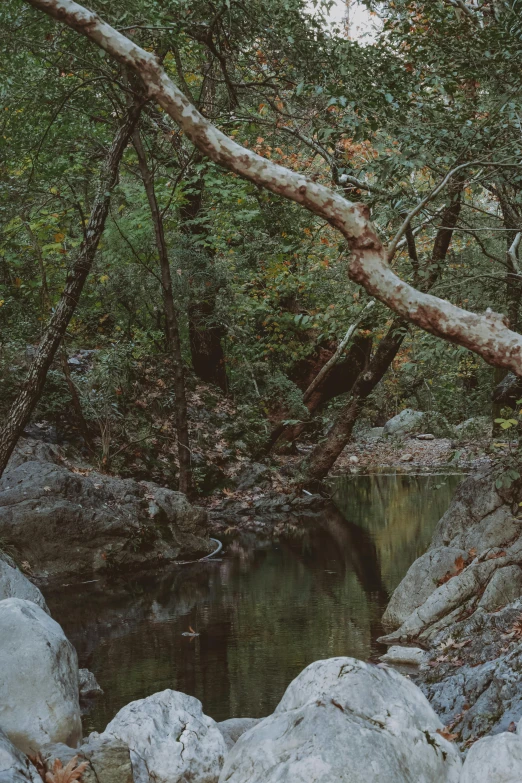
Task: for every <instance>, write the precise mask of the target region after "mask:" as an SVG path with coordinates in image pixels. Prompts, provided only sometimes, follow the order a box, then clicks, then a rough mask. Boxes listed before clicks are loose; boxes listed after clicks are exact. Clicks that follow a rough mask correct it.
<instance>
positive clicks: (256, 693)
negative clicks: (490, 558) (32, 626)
mask: <svg viewBox="0 0 522 783" xmlns="http://www.w3.org/2000/svg"><path fill="white" fill-rule="evenodd" d="M459 480H460V478H459V477H458V476H447V477H441V476H406V475H397V476H384V475H374V476H360V477H351V476H350V477H342V478H339V479H335V485H334V489H335V496H334V499H335V503H336V506H337V508H334V507H332V508H331V509H329V510H328V511H327V512H326V513H324V514H321V515H320V516H319V517H317V518H316V519H315V520H313V521H312V522H311V521H310V520H309V521H307V522H303V523H302V524H300V525H299V528H298V529H297V530H295V531H294V532H293V534H291V535H288V536H286V537H285V538H284V539H283V540H280V541H279V542H278V543H275V544H274V543H269V544H268V543H266V542H264V543H263V542H260V541H256V539H254V538H252V539H241V541H238V540H234V541H230V542H225V548H224V554H223V557H222V559H221V560H220V561H217V560H216V561H210V562H208V563H205V564H203V563H201V564H197V565H193V566H178V567H177V568H176V569H175V570H174V571H171V572H170V573H168V574H165V575H164V576H163V578H162V579H161V580H156V581H150V580H149V581H136V582H127V583H121V584H119V585H118V586H114V585H112V586H110V587H108V586H106V585H103V584H101V583H97V584H94V585H91V586H85V587H83V588H73V587H68V588H64V589H62V590H61V591H60V592H59V593H56V594H54V595H48V596H47V599H48V603H49V606H50V609H51V612H52V615H53V617H55V618H56V620H57V621H58V622H59V623H60V624H61V625H62V626H63V628H64V630H65V632H66V634H67V635H68V637H69V639H71V641H72V642H73V644H74V645H75V646H76V649H77V650H78V656H79V659H80V665H81V666H86V667H88V668H90V669H91V670H92V671H93V672H94V673H95V675H96V677H97V679H98V681H99V682H100V685H101V686H102V688H103V689H104V690H105V694H104V696H102V697H101V698H100V699H99V700H97V702H96V706H95V708H94V710H93V711H92V712H91V713H90V714H89V715H87V716H86V717H85V718H84V730H85V732H86V733H87V732H89V731H92V730H98V731H100V730H102V729H103V728H104V727H105V725H106V724H107V722H108V721H109V720H110V719H111V718H112V717H113V716H114V715H115V713H116V712H117V711H118V710H119V709H120V708H121V707H122V706H123V705H124V704H127V703H128V702H129V701H132V700H133V699H139V698H143V697H144V696H148V695H150V694H151V693H154V692H156V691H160V690H163V689H165V688H173V689H175V690H180V691H183V692H184V693H189V694H192V695H194V696H197V698H198V699H200V700H201V701H202V703H203V708H204V711H205V712H206V713H207V714H208V715H211V716H212V717H213V718H215V719H216V720H224V719H225V718H230V717H244V716H249V717H261V716H264V715H268V714H269V713H271V712H272V711H273V709H274V708H275V706H276V704H277V702H278V701H279V699H280V698H281V696H282V694H283V692H284V690H285V688H286V686H287V685H288V683H289V682H290V681H291V680H292V679H293V678H294V677H295V676H296V675H297V674H298V673H299V672H300V671H301V670H302V669H303V667H304V666H306V665H307V664H309V663H311V662H312V661H314V660H318V659H320V658H328V657H332V656H336V655H350V656H355V657H357V658H362V659H365V660H366V659H368V658H371V657H372V656H375V655H377V654H380V652H381V651H380V649H379V646H378V645H377V644H376V641H375V640H376V638H377V636H379V635H380V633H381V627H380V617H381V615H382V612H383V610H384V607H385V605H386V601H387V598H388V595H389V593H390V592H391V591H392V590H393V589H394V588H395V587H396V585H397V584H398V583H399V581H400V580H401V578H402V577H403V575H404V574H405V572H406V571H407V569H408V567H409V565H410V564H411V563H412V562H413V560H415V558H416V557H418V556H419V555H420V554H422V552H424V551H425V549H426V548H427V546H428V543H429V540H430V537H431V533H432V531H433V528H434V526H435V524H436V522H437V520H438V519H439V518H440V516H441V515H442V514H443V513H444V511H445V510H446V508H447V506H448V504H449V501H450V499H451V496H452V493H453V491H454V489H455V487H456V485H457V484H458V482H459ZM189 626H191V627H192V628H193V629H194V630H195V631H197V632H198V633H199V636H198V637H196V638H194V639H190V638H188V637H186V636H183V635H182V634H183V632H185V631H188V629H189Z"/></svg>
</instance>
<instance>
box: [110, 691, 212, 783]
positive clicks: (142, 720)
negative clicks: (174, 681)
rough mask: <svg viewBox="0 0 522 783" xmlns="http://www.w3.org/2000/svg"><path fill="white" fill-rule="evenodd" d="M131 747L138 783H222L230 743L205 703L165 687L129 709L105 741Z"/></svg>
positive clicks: (114, 722)
mask: <svg viewBox="0 0 522 783" xmlns="http://www.w3.org/2000/svg"><path fill="white" fill-rule="evenodd" d="M107 738H109V739H111V738H112V739H117V740H120V741H122V742H124V743H125V744H126V745H127V746H128V747H129V749H130V757H131V763H132V771H133V775H134V783H150V781H151V780H154V783H176V781H179V783H182V781H187V782H188V781H194V783H196V781H197V783H216V781H217V779H218V776H219V772H220V770H221V767H222V765H223V760H224V757H225V753H226V750H227V748H226V744H225V740H224V738H223V735H222V734H221V732H220V731H219V728H218V726H217V724H216V723H215V721H213V720H212V718H209V717H208V716H207V715H205V714H204V713H203V710H202V707H201V702H199V701H198V700H197V699H194V698H193V697H192V696H186V695H185V694H184V693H178V692H177V691H172V690H165V691H162V692H161V693H155V694H154V695H153V696H149V697H148V698H146V699H141V700H140V701H133V702H131V703H130V704H128V705H127V706H126V707H123V709H121V710H120V711H119V713H118V714H117V715H116V717H115V718H113V720H112V721H111V722H110V723H109V724H108V726H107V727H106V729H105V731H104V732H103V734H102V735H100V739H104V740H105V739H107Z"/></svg>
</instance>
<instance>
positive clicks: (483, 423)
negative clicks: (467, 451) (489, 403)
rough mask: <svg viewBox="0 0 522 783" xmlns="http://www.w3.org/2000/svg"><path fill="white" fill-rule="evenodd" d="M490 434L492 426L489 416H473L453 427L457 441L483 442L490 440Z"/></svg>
mask: <svg viewBox="0 0 522 783" xmlns="http://www.w3.org/2000/svg"><path fill="white" fill-rule="evenodd" d="M492 434H493V425H492V422H491V418H490V417H489V416H474V417H473V418H471V419H466V421H463V422H462V423H461V424H457V426H456V427H455V435H456V436H457V438H458V439H459V440H484V439H485V438H491V436H492Z"/></svg>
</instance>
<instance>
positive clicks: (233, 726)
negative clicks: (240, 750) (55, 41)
mask: <svg viewBox="0 0 522 783" xmlns="http://www.w3.org/2000/svg"><path fill="white" fill-rule="evenodd" d="M262 720H263V718H229V719H228V720H222V721H220V723H218V724H217V727H218V729H219V730H220V732H221V734H222V735H223V737H224V738H225V742H226V745H227V749H228V750H230V748H232V747H233V746H234V745H235V744H236V742H237V741H238V739H239V738H240V737H241V736H242V735H243V734H244V733H245V732H246V731H250V729H252V728H253V727H254V726H257V724H258V723H261V721H262Z"/></svg>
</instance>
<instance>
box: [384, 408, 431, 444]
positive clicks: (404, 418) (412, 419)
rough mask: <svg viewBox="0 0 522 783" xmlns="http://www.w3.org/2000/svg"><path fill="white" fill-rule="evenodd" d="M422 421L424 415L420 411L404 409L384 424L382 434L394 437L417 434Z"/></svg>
mask: <svg viewBox="0 0 522 783" xmlns="http://www.w3.org/2000/svg"><path fill="white" fill-rule="evenodd" d="M423 421H424V413H422V412H421V411H414V410H412V409H411V408H406V409H405V410H403V411H401V413H398V414H397V416H394V417H393V418H392V419H389V421H387V422H386V424H385V425H384V427H383V431H382V434H383V435H385V436H386V435H395V436H396V437H401V436H403V435H408V434H409V433H410V432H419V431H420V429H421V427H422V423H423Z"/></svg>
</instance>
